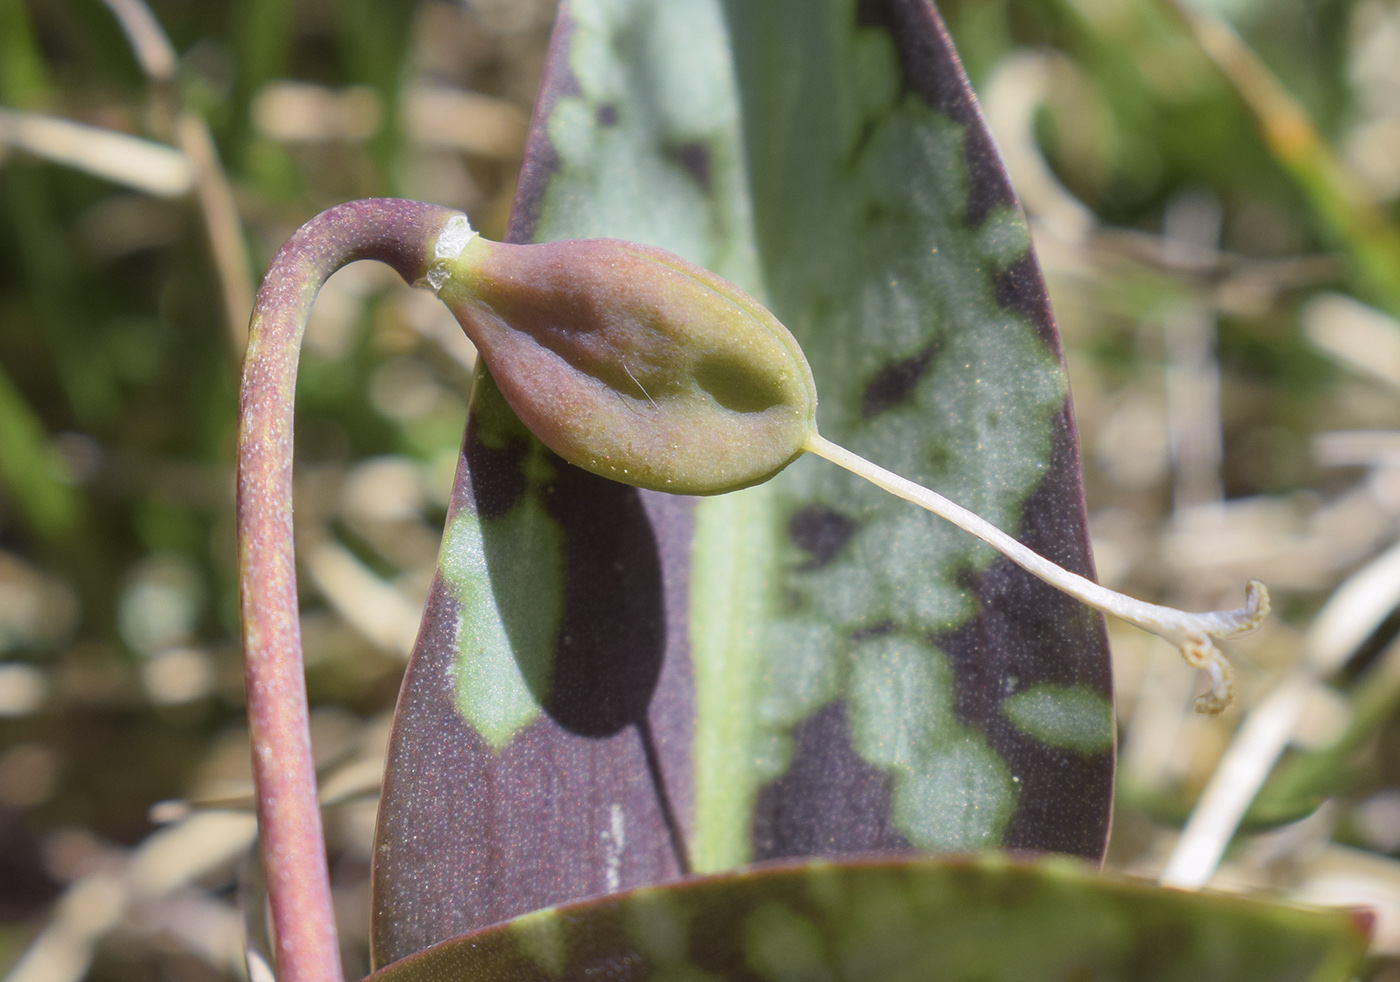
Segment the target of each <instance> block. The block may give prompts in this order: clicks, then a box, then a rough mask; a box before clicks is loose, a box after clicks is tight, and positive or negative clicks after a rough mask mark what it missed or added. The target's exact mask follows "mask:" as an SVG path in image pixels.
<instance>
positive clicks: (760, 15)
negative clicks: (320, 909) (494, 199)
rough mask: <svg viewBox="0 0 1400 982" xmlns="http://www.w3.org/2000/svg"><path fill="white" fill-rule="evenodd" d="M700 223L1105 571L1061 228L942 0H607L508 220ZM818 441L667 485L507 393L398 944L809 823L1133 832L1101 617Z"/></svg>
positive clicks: (393, 904)
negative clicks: (674, 491) (657, 484)
mask: <svg viewBox="0 0 1400 982" xmlns="http://www.w3.org/2000/svg"><path fill="white" fill-rule="evenodd" d="M589 236H610V237H617V238H625V239H631V240H635V241H640V242H644V243H648V244H652V245H656V246H660V247H663V248H666V249H670V250H672V251H675V252H678V253H680V254H681V255H682V256H684V257H685V258H687V259H689V260H691V261H693V262H696V263H699V264H701V265H703V266H706V267H708V268H709V269H712V270H713V271H715V272H716V273H718V274H720V275H721V276H723V277H725V278H726V279H729V280H730V281H732V282H734V283H735V284H737V285H738V286H740V287H741V288H743V289H745V290H747V291H748V292H750V293H752V294H753V295H754V296H756V297H758V298H759V299H760V300H762V301H764V302H765V303H766V304H767V305H768V306H769V307H770V309H772V310H773V312H774V313H775V314H777V316H778V317H779V318H780V319H781V320H782V321H783V322H784V323H785V324H786V325H787V326H788V328H789V329H790V330H792V331H793V333H794V334H795V335H796V337H797V338H798V340H799V341H800V342H801V344H802V345H803V348H804V350H805V352H806V354H807V357H808V359H809V360H810V362H811V364H812V368H813V372H814V374H815V376H816V382H817V391H818V394H819V397H820V403H819V407H818V422H819V425H820V427H821V430H822V432H823V433H824V434H825V435H827V436H828V437H831V438H833V439H835V440H837V441H838V442H841V443H843V444H846V445H848V446H850V447H851V448H852V449H854V450H856V451H857V452H859V453H862V454H863V455H865V456H867V457H869V458H870V459H872V460H874V461H876V462H877V463H880V464H883V465H885V466H887V467H890V468H891V469H893V470H896V471H898V472H900V473H902V474H904V475H906V476H908V477H910V478H913V479H915V480H918V481H921V482H922V483H925V484H928V485H929V486H931V487H934V488H936V489H938V490H940V491H942V492H943V493H945V494H948V495H949V496H950V497H953V498H954V499H956V500H958V501H960V502H961V503H963V504H965V505H967V506H969V507H972V508H974V509H975V510H978V511H980V512H981V513H982V514H983V515H985V516H986V517H988V518H989V519H991V520H992V521H994V522H995V523H997V524H998V525H1000V526H1002V527H1003V528H1006V529H1008V530H1009V531H1012V532H1013V533H1015V534H1017V535H1018V537H1019V538H1021V539H1022V540H1023V541H1025V542H1026V543H1027V544H1029V545H1031V546H1032V547H1034V548H1036V549H1037V550H1039V551H1041V552H1042V553H1044V554H1046V555H1048V556H1049V557H1051V558H1053V559H1055V560H1056V561H1058V562H1060V563H1061V564H1063V565H1066V566H1068V567H1069V568H1071V569H1077V570H1079V571H1083V572H1089V571H1090V570H1091V568H1092V567H1091V560H1090V557H1089V551H1088V542H1087V535H1086V532H1085V522H1084V514H1083V501H1082V493H1081V489H1080V483H1079V468H1078V450H1077V446H1076V443H1075V438H1074V429H1073V422H1072V417H1071V410H1070V406H1069V403H1068V397H1067V391H1066V384H1065V378H1064V372H1063V369H1062V365H1061V361H1060V351H1059V345H1058V340H1057V337H1056V334H1055V329H1054V325H1053V321H1052V319H1051V315H1050V312H1049V308H1048V305H1047V302H1046V298H1045V293H1044V289H1043V286H1042V284H1041V280H1040V274H1039V271H1038V268H1037V265H1036V262H1035V259H1034V257H1033V255H1032V253H1031V251H1030V244H1029V235H1028V232H1027V228H1026V224H1025V221H1024V219H1023V218H1022V216H1021V214H1020V212H1019V210H1018V208H1017V206H1016V203H1015V200H1014V198H1013V196H1012V194H1011V191H1010V188H1009V186H1008V184H1007V181H1006V177H1005V174H1004V172H1003V170H1002V168H1001V165H1000V162H999V160H998V158H997V154H996V151H995V150H994V148H993V147H992V145H991V142H990V138H989V137H988V135H987V132H986V129H985V127H984V126H983V124H982V121H981V119H980V116H979V114H978V111H977V108H976V105H975V102H974V101H973V97H972V94H971V92H970V90H969V89H968V87H967V83H966V80H965V78H964V76H963V74H962V71H961V67H960V66H959V64H958V62H957V58H956V55H955V54H954V52H953V50H952V46H951V43H950V42H949V40H948V38H947V34H946V32H945V31H944V29H943V27H942V24H941V22H940V21H939V20H938V18H937V15H936V13H935V12H934V11H933V10H932V8H931V7H930V6H928V5H927V4H926V3H923V2H918V0H881V2H872V0H863V2H860V3H856V2H854V0H825V2H821V3H816V2H810V0H768V2H764V3H751V2H747V3H746V2H734V3H732V4H729V5H728V6H725V5H723V4H721V3H719V2H718V0H683V2H676V0H671V2H664V3H663V2H657V0H634V2H628V3H624V2H621V0H574V2H571V3H567V4H565V5H564V7H563V8H562V9H561V12H560V15H559V21H558V23H557V25H556V30H555V39H554V46H553V50H552V56H551V60H550V65H549V67H548V69H547V72H546V78H545V82H544V86H543V89H542V91H541V95H540V101H539V105H538V109H537V115H536V120H535V125H534V130H533V135H532V138H531V143H530V148H529V152H528V155H527V159H526V162H525V168H524V172H523V174H522V178H521V190H520V195H519V197H518V199H517V202H516V211H515V215H514V219H513V224H512V229H511V238H512V239H513V240H515V241H547V240H554V239H560V238H577V237H589ZM994 555H995V554H994V553H992V552H991V550H990V549H988V548H987V547H985V546H982V545H980V544H978V543H976V542H974V540H972V539H971V538H970V537H968V536H965V535H963V534H962V533H960V532H958V531H957V530H955V529H954V528H952V526H949V525H947V524H946V523H943V522H941V521H940V520H938V519H936V518H934V517H932V516H929V515H926V514H923V513H921V512H919V511H917V510H916V509H913V508H912V507H911V506H909V505H907V504H905V503H903V502H900V501H897V500H895V499H893V498H891V497H889V496H887V495H885V494H883V492H879V491H878V490H876V489H874V488H871V487H869V486H867V485H865V484H863V483H862V482H860V481H858V480H857V479H854V478H852V477H850V476H849V475H847V474H845V473H843V472H841V471H838V470H837V469H836V468H834V467H831V466H830V465H828V464H826V463H824V462H822V461H819V460H817V459H814V458H810V457H808V458H804V459H802V460H799V461H798V462H796V463H795V464H793V465H792V466H791V467H789V468H788V469H787V470H786V471H785V472H784V473H783V474H781V475H779V476H778V477H777V478H776V479H774V480H773V481H771V482H769V483H768V484H765V485H761V486H759V487H756V488H751V489H748V490H746V491H742V492H737V493H734V494H730V495H723V496H719V497H715V498H706V499H701V500H698V501H697V500H695V499H684V498H677V497H672V496H667V495H664V494H654V493H649V492H638V491H635V490H634V489H631V488H628V487H624V486H622V485H618V484H613V483H611V482H609V481H606V480H603V479H601V478H597V477H594V476H592V475H589V474H585V473H583V472H581V471H578V470H576V469H574V468H572V467H570V466H568V465H566V464H564V463H563V462H562V461H560V460H559V459H558V458H557V457H554V456H553V455H552V454H550V453H549V452H548V451H547V450H545V449H544V448H543V447H542V446H541V445H540V444H538V443H537V442H536V441H534V439H533V438H532V437H530V435H529V434H528V432H527V431H526V430H525V429H524V427H523V426H521V424H520V423H519V422H518V421H517V420H516V419H515V418H514V416H513V415H512V414H511V413H510V411H509V410H508V409H507V408H506V406H505V404H504V401H503V400H502V399H501V397H500V394H499V392H498V391H497V390H496V388H495V386H494V384H493V383H492V381H491V380H490V378H489V377H488V376H486V375H482V376H481V377H480V378H479V380H478V384H477V386H476V390H475V392H474V394H473V406H472V417H471V422H470V424H469V429H468V434H467V438H466V441H465V444H464V450H463V456H462V461H461V464H460V466H459V471H458V478H457V486H456V490H455V492H454V497H453V502H452V507H451V511H450V514H449V517H448V527H447V532H446V536H445V538H444V546H443V554H442V559H441V564H440V571H439V577H438V580H437V583H436V584H435V587H434V591H433V595H432V599H431V600H430V603H429V608H428V611H427V613H426V615H425V620H424V625H423V629H422V631H421V633H420V637H419V643H418V648H417V651H416V652H415V654H414V658H413V661H412V662H411V664H410V668H409V672H408V675H407V678H406V681H405V688H404V693H403V696H402V698H401V702H400V709H399V714H398V719H397V722H396V730H395V734H394V738H393V741H392V744H391V748H390V759H389V770H388V773H387V775H386V783H385V791H384V798H383V804H382V806H381V816H380V831H379V842H378V854H377V859H378V861H377V865H376V871H375V901H374V903H375V906H374V918H375V923H374V934H373V938H374V950H375V960H376V963H377V964H386V963H388V962H390V961H393V960H395V959H398V958H400V957H403V956H405V955H408V954H410V953H412V952H414V951H417V950H419V949H421V948H423V947H425V946H427V945H430V944H433V943H435V942H438V941H441V940H443V939H445V938H450V937H454V936H456V935H458V934H461V933H463V932H466V931H468V930H471V929H474V928H477V927H481V926H483V925H486V924H490V923H493V922H496V921H501V920H505V919H507V918H510V917H513V916H516V915H519V914H522V913H524V912H526V911H530V910H534V909H536V908H540V907H546V906H550V905H553V904H557V903H561V902H565V901H568V900H572V899H576V898H579V897H585V896H590V895H594V894H599V893H604V892H611V891H615V890H617V889H619V888H626V887H636V886H644V885H649V884H654V883H659V882H662V881H665V880H669V879H674V878H676V877H678V876H681V875H683V874H684V873H686V872H688V871H692V870H693V871H696V872H708V871H717V870H723V869H727V868H731V867H734V866H738V865H742V864H744V863H747V862H750V861H753V860H761V859H771V858H776V857H802V856H813V855H822V856H827V855H840V854H844V853H852V852H870V851H893V852H909V851H910V850H911V849H930V850H944V851H947V850H967V849H978V848H993V847H1009V848H1032V849H1048V850H1055V851H1062V852H1068V853H1073V854H1078V855H1081V856H1086V857H1090V858H1097V857H1098V856H1099V855H1100V854H1101V852H1102V849H1103V846H1104V841H1105V837H1106V834H1107V827H1108V816H1109V807H1110V800H1111V785H1112V768H1113V755H1112V751H1113V741H1114V736H1113V724H1112V713H1111V710H1110V699H1111V693H1110V681H1109V667H1108V657H1107V648H1106V643H1105V638H1104V633H1103V627H1102V623H1101V620H1100V619H1099V617H1098V616H1097V615H1096V614H1094V613H1093V612H1091V611H1089V610H1087V609H1085V608H1082V607H1080V606H1079V605H1077V604H1076V603H1075V602H1074V601H1070V600H1066V599H1064V598H1062V597H1061V596H1060V595H1059V594H1057V593H1055V592H1054V591H1053V590H1051V589H1050V588H1048V587H1046V586H1044V585H1042V584H1041V583H1039V581H1037V580H1034V579H1033V578H1031V577H1030V576H1028V575H1026V574H1023V573H1022V572H1020V571H1019V570H1018V569H1016V568H1015V567H1013V566H1012V565H1010V564H1009V563H1007V562H1005V561H1003V560H998V559H995V558H994Z"/></svg>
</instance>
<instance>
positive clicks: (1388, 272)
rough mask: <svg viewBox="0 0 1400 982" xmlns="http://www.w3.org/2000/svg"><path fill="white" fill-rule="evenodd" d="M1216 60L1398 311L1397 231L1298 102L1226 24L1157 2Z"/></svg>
mask: <svg viewBox="0 0 1400 982" xmlns="http://www.w3.org/2000/svg"><path fill="white" fill-rule="evenodd" d="M1159 2H1160V3H1161V4H1162V5H1163V6H1164V7H1165V8H1166V9H1167V11H1168V12H1169V13H1171V14H1172V15H1174V16H1175V17H1176V18H1177V19H1178V20H1179V21H1180V22H1181V23H1182V24H1183V25H1184V26H1185V28H1186V30H1187V31H1188V32H1189V33H1190V35H1191V37H1192V38H1193V39H1194V40H1195V41H1196V43H1197V44H1198V45H1199V46H1200V48H1201V50H1202V51H1204V52H1205V54H1206V55H1207V56H1208V57H1209V58H1210V59H1211V61H1213V62H1214V63H1215V65H1216V67H1217V68H1219V69H1220V71H1221V73H1222V74H1223V75H1224V76H1225V77H1226V79H1227V80H1228V81H1229V83H1230V85H1231V86H1232V87H1233V88H1234V89H1235V92H1236V93H1237V94H1238V95H1239V97H1240V100H1241V101H1242V102H1243V103H1244V104H1245V107H1246V108H1247V109H1248V110H1249V111H1250V113H1251V114H1253V116H1254V120H1255V124H1256V125H1257V126H1258V128H1259V133H1260V135H1261V136H1262V138H1263V140H1264V143H1265V145H1266V146H1267V147H1268V149H1269V152H1270V153H1271V154H1273V156H1274V159H1275V160H1277V161H1278V162H1279V164H1280V165H1282V166H1283V167H1284V168H1285V169H1286V170H1287V171H1288V172H1289V173H1290V174H1292V176H1293V179H1294V180H1295V181H1297V183H1298V185H1299V186H1300V187H1301V188H1302V189H1303V191H1304V192H1305V193H1306V194H1307V196H1308V197H1309V199H1310V200H1311V201H1312V205H1313V208H1314V209H1315V210H1316V211H1317V213H1318V215H1319V217H1320V218H1321V219H1322V220H1323V221H1324V222H1326V223H1327V224H1328V225H1330V226H1331V227H1332V231H1333V232H1334V233H1335V234H1336V235H1338V236H1339V237H1340V238H1341V240H1342V242H1343V243H1344V245H1345V246H1346V248H1347V250H1348V251H1349V252H1350V253H1351V258H1352V260H1353V262H1354V263H1355V264H1356V267H1357V269H1358V271H1359V272H1360V274H1361V276H1362V278H1363V279H1364V280H1365V281H1366V285H1367V286H1368V287H1369V289H1370V290H1371V291H1372V292H1373V293H1374V294H1375V295H1376V297H1377V298H1378V299H1380V300H1382V301H1383V302H1384V304H1385V306H1386V307H1387V308H1388V309H1389V310H1390V312H1391V313H1394V314H1400V229H1397V228H1396V226H1395V225H1394V223H1393V222H1391V221H1390V219H1389V218H1388V217H1387V215H1386V214H1385V212H1384V211H1383V210H1382V209H1381V208H1379V207H1377V205H1376V203H1375V202H1374V201H1371V200H1370V199H1369V198H1368V197H1367V196H1366V194H1365V193H1364V191H1363V190H1362V188H1361V185H1360V183H1359V182H1358V181H1357V179H1356V176H1355V175H1354V174H1353V173H1352V172H1351V170H1350V169H1349V168H1348V167H1347V166H1346V165H1345V164H1344V163H1343V162H1342V161H1341V160H1340V159H1338V157H1337V154H1336V153H1335V152H1334V151H1333V150H1332V148H1331V146H1329V145H1328V143H1327V141H1326V140H1325V139H1324V138H1323V136H1322V134H1321V133H1319V132H1318V130H1317V127H1316V126H1314V125H1313V122H1312V120H1311V119H1310V118H1309V117H1308V114H1307V112H1306V111H1305V110H1304V109H1303V107H1302V105H1300V104H1299V102H1298V100H1297V99H1295V98H1293V96H1292V95H1291V94H1290V93H1289V92H1288V90H1287V89H1286V88H1284V86H1283V84H1282V83H1281V82H1280V81H1279V80H1278V78H1277V77H1275V76H1274V74H1273V73H1272V72H1271V71H1269V69H1268V67H1267V66H1266V65H1265V64H1264V63H1263V62H1262V61H1261V60H1260V59H1259V56H1258V55H1256V54H1255V53H1254V51H1253V50H1252V49H1250V47H1249V46H1248V45H1247V44H1245V42H1244V41H1243V40H1241V38H1240V36H1239V35H1238V34H1236V33H1235V31H1234V29H1233V28H1232V27H1230V25H1229V24H1228V23H1226V22H1225V21H1224V20H1222V19H1221V18H1220V17H1217V16H1215V15H1213V14H1210V13H1208V12H1206V11H1204V10H1202V9H1200V7H1199V6H1197V5H1195V4H1191V3H1188V2H1187V0H1159Z"/></svg>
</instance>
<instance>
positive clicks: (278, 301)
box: [238, 198, 457, 982]
mask: <svg viewBox="0 0 1400 982" xmlns="http://www.w3.org/2000/svg"><path fill="white" fill-rule="evenodd" d="M454 214H457V212H454V211H452V210H451V209H448V208H442V207H439V206H437V205H424V204H418V203H416V202H412V201H400V200H397V199H393V198H375V199H369V200H365V201H352V202H350V203H349V204H344V205H340V206H338V207H335V208H332V209H330V210H329V211H325V212H322V213H321V214H320V215H317V216H316V217H315V218H313V219H312V220H311V221H309V222H307V223H306V224H305V225H303V226H302V227H301V228H300V229H298V230H297V232H296V234H294V235H293V236H292V237H291V238H290V239H288V240H287V242H286V244H285V245H283V246H282V248H281V249H280V250H278V252H277V255H276V256H275V257H274V258H273V260H272V265H271V266H270V267H269V268H268V271H267V275H266V276H265V277H264V278H263V283H262V288H261V289H260V290H259V291H258V297H257V301H256V303H255V305H254V308H253V319H252V325H251V327H250V337H249V340H248V354H247V356H246V358H245V359H244V363H243V387H242V393H241V396H240V401H239V420H240V424H239V431H238V559H239V569H240V572H241V577H242V579H241V584H242V597H241V603H242V611H243V658H244V678H245V683H246V686H247V692H248V725H249V730H250V735H251V737H252V744H253V780H254V783H255V785H256V788H257V796H258V826H259V828H260V831H261V837H262V858H263V872H264V876H265V877H266V882H267V895H268V905H269V907H270V908H271V911H272V927H273V935H274V939H275V940H274V951H275V958H276V961H277V973H278V977H279V979H280V980H281V982H342V978H343V976H342V972H341V967H340V949H339V945H338V942H337V940H336V931H335V916H334V912H333V910H332V907H331V891H330V879H329V875H328V872H327V866H326V847H325V840H324V839H323V838H322V835H321V812H320V808H319V806H318V804H317V799H316V773H315V768H314V765H313V764H312V759H311V739H310V735H309V732H308V729H307V711H306V684H305V680H304V676H303V665H302V655H301V630H300V623H299V618H298V609H297V583H296V556H295V548H294V544H293V539H292V412H293V408H294V404H295V397H296V373H297V360H298V355H299V353H300V349H301V339H302V334H303V333H304V330H305V326H306V317H307V314H308V313H309V312H310V310H311V305H312V303H313V302H314V301H315V299H316V294H317V293H318V292H319V291H320V289H321V286H322V284H324V283H325V282H326V279H327V278H328V277H329V276H330V275H331V274H332V273H334V272H335V271H336V270H337V269H339V268H340V267H342V266H344V265H346V264H347V263H350V262H353V261H354V260H357V259H377V260H379V261H380V262H383V263H387V264H388V265H390V266H392V267H393V268H394V269H395V270H396V271H397V272H398V274H399V275H400V276H402V277H403V278H404V279H405V280H407V281H408V282H409V283H413V282H415V281H417V280H418V279H419V278H420V277H421V276H422V275H423V274H424V273H425V272H426V269H427V264H428V261H429V259H430V258H431V254H432V249H433V244H434V243H435V242H436V240H437V236H438V233H439V232H440V231H441V229H442V226H443V225H444V224H445V223H446V221H447V219H448V218H450V217H451V216H452V215H454Z"/></svg>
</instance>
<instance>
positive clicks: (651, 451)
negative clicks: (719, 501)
mask: <svg viewBox="0 0 1400 982" xmlns="http://www.w3.org/2000/svg"><path fill="white" fill-rule="evenodd" d="M468 234H470V233H469V232H468ZM445 242H448V243H450V247H449V248H448V249H444V243H445ZM459 248H460V251H458V249H459ZM445 252H446V253H447V254H446V255H444V253H445ZM452 253H455V255H452ZM437 255H438V257H439V261H438V262H437V263H435V264H434V267H433V269H431V270H430V271H429V274H428V281H429V283H430V284H431V285H432V286H433V287H434V288H435V289H436V290H437V291H438V295H439V296H440V297H441V298H442V299H443V300H444V301H445V302H446V303H447V305H448V306H449V307H450V308H451V309H452V312H453V313H454V314H455V315H456V316H457V319H458V320H459V321H460V322H461V323H462V325H463V327H464V328H465V329H466V331H467V334H468V335H469V336H470V337H471V339H472V341H473V342H474V343H475V344H476V346H477V349H478V350H479V351H480V353H481V356H482V358H483V359H484V360H485V362H486V365H487V367H488V368H490V370H491V374H492V377H493V378H494V379H495V382H496V385H497V386H498V387H499V388H500V390H501V393H502V394H503V395H504V396H505V398H506V401H507V402H508V403H510V406H511V408H512V409H513V410H514V411H515V413H516V415H518V416H519V417H520V419H521V421H522V422H523V423H524V424H525V425H526V426H527V427H529V428H530V430H531V431H532V432H533V433H534V434H535V435H536V436H537V437H539V439H540V440H541V441H543V442H544V443H545V445H546V446H548V447H549V448H550V449H551V450H553V451H554V452H555V453H557V454H558V455H559V456H561V457H563V458H564V459H565V460H567V461H569V462H570V463H572V464H575V465H577V466H579V467H582V468H583V469H585V470H589V471H592V472H593V473H595V474H601V475H603V476H604V477H609V478H612V479H614V480H617V481H622V482H625V483H627V484H634V485H637V486H639V487H644V488H652V489H655V490H660V491H671V492H675V493H679V494H719V493H721V492H724V491H733V490H736V489H738V488H743V487H748V486H749V485H751V484H758V483H760V482H762V481H765V480H767V479H768V478H770V477H772V476H773V475H774V474H775V473H777V472H778V471H780V470H782V469H783V468H784V467H786V466H787V465H788V464H789V463H791V462H792V461H793V460H794V459H795V458H796V457H797V456H798V455H799V454H801V453H802V450H803V444H804V442H805V441H806V440H807V438H808V436H809V435H810V434H812V433H813V432H815V428H816V427H815V415H816V407H817V392H816V385H815V383H814V382H813V380H812V372H811V369H810V368H809V367H808V365H807V360H806V358H805V357H804V356H803V354H802V349H801V348H800V347H799V346H798V344H797V341H796V339H794V338H793V336H792V335H791V334H790V333H788V330H787V328H785V327H783V325H782V324H781V323H779V322H778V320H777V319H776V318H775V317H774V316H773V315H772V314H770V313H769V312H768V311H767V310H765V309H764V308H763V306H762V305H761V304H759V303H758V301H756V300H754V299H753V298H752V297H750V296H748V295H747V294H745V293H743V292H742V291H740V290H739V289H737V288H736V287H734V286H732V285H731V284H729V283H727V282H725V281H724V280H722V279H720V278H719V277H718V276H715V275H714V274H713V273H710V272H709V271H707V270H705V269H702V268H700V267H699V266H694V265H692V264H691V263H688V262H686V261H685V260H683V259H681V258H680V257H679V256H676V255H673V254H671V253H669V252H666V251H664V250H662V249H654V248H650V247H647V246H641V245H635V244H633V243H629V242H621V241H618V240H614V239H587V240H581V241H568V242H552V243H543V244H540V245H507V244H504V243H499V242H491V241H488V240H486V239H482V238H481V237H479V236H474V235H472V236H471V237H470V238H468V239H467V241H466V242H465V243H464V244H462V243H461V242H460V239H458V240H457V241H452V230H451V229H446V230H444V234H443V237H442V238H441V239H440V240H439V245H438V249H437Z"/></svg>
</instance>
